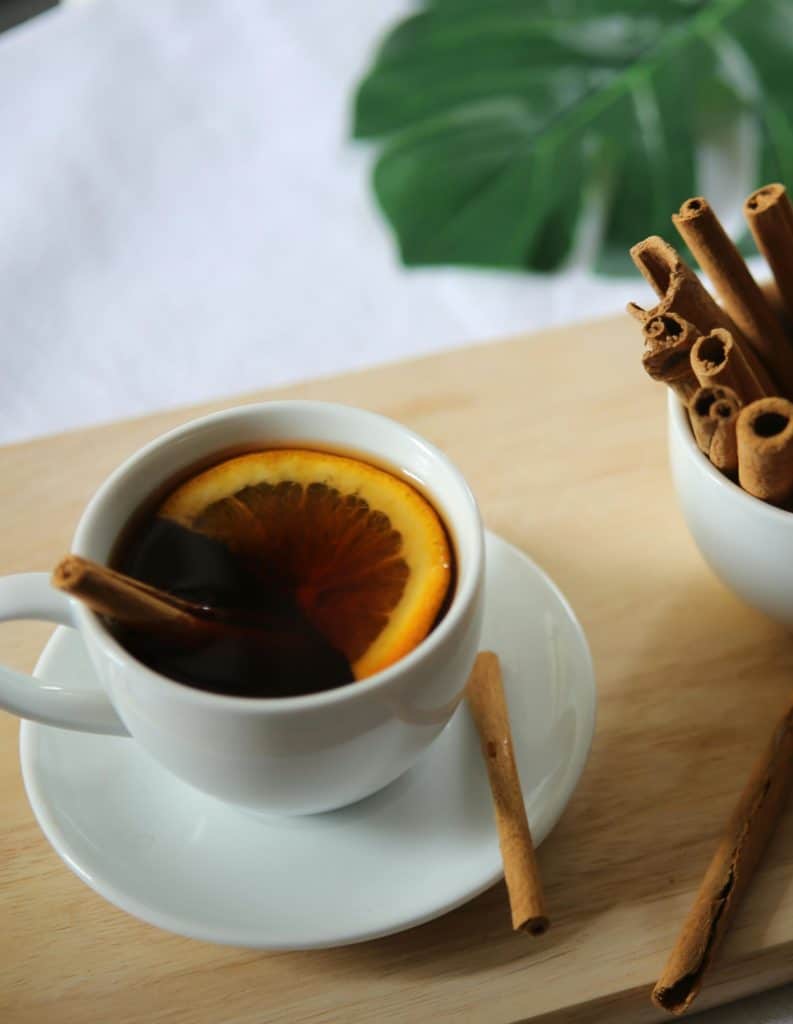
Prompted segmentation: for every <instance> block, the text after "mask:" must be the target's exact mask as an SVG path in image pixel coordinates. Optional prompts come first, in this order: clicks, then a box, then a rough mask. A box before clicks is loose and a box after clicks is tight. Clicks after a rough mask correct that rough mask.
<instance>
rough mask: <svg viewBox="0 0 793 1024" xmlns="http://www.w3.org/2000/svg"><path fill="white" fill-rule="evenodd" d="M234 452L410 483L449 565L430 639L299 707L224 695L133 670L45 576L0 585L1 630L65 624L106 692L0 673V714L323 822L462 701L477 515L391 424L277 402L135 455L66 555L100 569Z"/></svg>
mask: <svg viewBox="0 0 793 1024" xmlns="http://www.w3.org/2000/svg"><path fill="white" fill-rule="evenodd" d="M237 445H240V446H245V447H248V446H257V445H261V447H262V448H266V447H279V446H280V447H285V446H301V445H303V446H309V445H310V446H311V447H314V448H322V449H326V450H329V451H334V450H339V451H342V452H344V451H353V452H356V453H359V454H360V455H361V457H362V458H364V459H367V458H368V459H370V460H371V461H372V462H375V463H378V462H380V463H382V464H384V466H386V467H388V466H392V467H397V468H399V469H401V470H402V471H403V472H404V473H405V474H406V475H407V476H408V477H412V478H413V479H415V480H416V481H417V482H418V483H419V485H420V486H421V488H422V489H423V490H424V491H425V493H426V494H427V495H428V497H429V498H430V500H431V501H432V502H433V504H435V506H436V507H437V508H438V510H439V512H440V513H441V515H442V517H443V519H444V521H445V523H446V526H447V528H448V530H449V532H450V534H451V537H452V541H453V544H454V548H455V553H456V557H457V581H456V587H455V592H454V596H453V599H452V601H451V605H450V607H449V609H448V611H447V613H446V615H445V616H444V618H443V620H442V621H441V622H440V623H439V625H438V626H437V627H436V628H435V629H434V630H433V631H432V633H431V634H430V635H429V636H428V637H427V638H426V639H425V640H424V641H422V643H421V644H419V645H418V647H416V648H415V649H414V650H413V651H412V652H411V653H410V654H408V655H407V656H406V657H404V658H402V659H401V660H400V661H399V662H397V663H396V664H394V665H392V666H391V667H389V668H387V669H385V670H384V671H382V672H379V673H377V674H376V675H373V676H371V677H370V678H368V679H365V680H362V681H361V682H354V683H349V684H347V685H345V686H342V687H340V688H338V689H335V690H326V691H324V692H320V693H315V694H308V695H306V696H300V697H286V698H246V697H229V696H223V695H219V694H214V693H207V692H205V691H202V690H198V689H193V688H192V687H190V686H185V685H183V684H181V683H177V682H175V681H173V680H171V679H168V678H166V677H165V676H162V675H160V674H159V673H157V672H154V671H152V670H151V669H149V668H147V667H146V666H144V665H142V664H141V663H140V662H139V661H137V660H136V659H135V658H134V657H133V656H132V655H131V654H129V653H128V652H127V651H126V650H125V649H124V648H123V647H121V646H120V644H119V643H118V642H117V641H116V640H115V639H114V637H113V636H112V635H111V633H110V632H109V631H108V629H107V628H106V626H105V625H104V623H103V621H102V619H101V618H99V617H98V616H97V615H95V614H94V613H93V612H91V611H89V610H88V609H87V608H86V607H85V606H84V605H82V604H81V603H80V602H78V601H76V600H74V599H69V598H67V597H66V596H64V595H63V594H61V593H60V592H58V591H55V590H54V589H53V588H52V587H51V586H50V584H49V581H48V576H47V574H46V573H30V574H24V575H19V576H8V577H5V578H2V579H0V621H2V620H7V619H24V618H33V619H45V620H48V621H54V622H60V623H63V624H65V625H68V626H73V627H74V628H75V629H77V630H78V631H79V632H80V635H81V636H82V639H83V641H84V643H85V645H86V647H87V649H88V653H89V655H90V657H91V661H92V663H93V665H94V668H95V669H96V673H97V676H98V678H99V680H100V682H101V684H102V687H103V689H102V690H98V689H97V690H96V691H90V692H86V691H85V690H70V689H68V687H63V688H60V687H53V686H52V685H51V684H46V685H45V684H44V683H42V682H40V681H38V680H36V679H34V678H32V677H29V676H26V675H23V674H21V673H18V672H14V671H12V670H11V669H8V668H0V707H3V708H5V709H6V710H8V711H12V712H14V713H15V714H18V715H21V716H22V717H25V718H31V719H34V720H36V721H40V722H46V723H49V724H52V725H58V726H62V727H65V728H70V729H81V730H85V731H89V732H100V733H116V734H119V735H125V734H129V735H131V736H132V737H133V739H134V741H135V742H137V743H139V744H140V745H141V747H143V748H144V749H145V750H146V751H148V753H149V754H151V756H152V757H154V758H155V759H156V760H157V761H158V762H159V763H160V764H161V765H162V766H163V767H165V768H167V769H168V770H169V771H171V772H173V773H174V774H175V775H177V776H179V777H180V778H182V779H184V780H185V781H187V782H189V783H191V784H192V785H193V786H196V787H197V788H198V789H201V790H203V791H204V792H206V793H210V794H212V795H213V796H215V797H218V798H220V799H221V800H224V801H227V802H229V803H233V804H238V805H241V806H244V807H247V808H251V809H254V810H258V811H264V812H268V813H274V814H308V813H312V812H317V811H325V810H330V809H332V808H335V807H341V806H343V805H345V804H349V803H352V802H353V801H355V800H359V799H361V798H362V797H365V796H367V795H368V794H370V793H373V792H375V791H376V790H378V789H380V788H381V787H383V786H385V785H387V784H388V783H389V782H391V781H392V780H394V779H396V778H397V777H398V776H399V775H401V774H402V773H403V772H404V771H406V769H408V768H409V767H410V766H411V765H412V764H413V763H414V761H415V760H416V758H417V757H418V756H419V755H420V754H421V753H422V751H424V750H425V749H426V747H427V746H428V745H429V744H430V743H431V742H432V740H433V739H435V737H436V736H437V735H438V734H439V733H440V731H441V730H442V729H443V727H444V725H446V723H447V721H448V720H449V718H450V717H451V715H452V713H453V711H454V709H455V708H456V706H457V704H458V703H459V701H460V699H461V697H462V695H463V691H464V687H465V683H466V679H467V676H468V673H469V672H470V670H471V667H472V665H473V661H474V658H475V656H476V652H477V649H478V645H479V639H480V632H481V625H482V611H483V585H484V583H483V581H484V537H483V532H482V524H481V519H480V516H479V511H478V508H477V505H476V501H475V500H474V497H473V495H472V494H471V491H470V489H469V488H468V485H467V484H466V482H465V480H464V479H463V477H462V476H461V474H460V472H459V471H458V470H457V469H456V468H455V467H454V466H453V465H452V463H451V462H450V461H449V459H447V458H446V456H445V455H443V454H442V453H441V452H440V451H438V449H437V448H434V447H433V446H432V445H430V444H428V443H427V442H426V441H424V440H422V439H421V438H420V437H418V436H417V435H416V434H414V433H412V432H411V431H410V430H408V429H406V428H405V427H403V426H401V425H400V424H398V423H395V422H393V421H392V420H388V419H385V418H384V417H382V416H377V415H375V414H373V413H369V412H364V411H362V410H360V409H354V408H350V407H346V406H341V405H331V404H326V403H322V402H271V403H265V404H260V405H248V406H241V407H238V408H234V409H229V410H227V411H224V412H220V413H216V414H215V415H211V416H206V417H204V418H202V419H198V420H195V421H194V422H192V423H188V424H186V425H185V426H183V427H180V428H178V429H177V430H174V431H172V432H170V433H168V434H165V435H164V436H163V437H161V438H159V439H157V440H155V441H153V442H152V443H151V444H149V445H147V446H146V447H145V448H143V449H142V450H141V451H139V452H138V453H137V454H135V455H133V456H132V457H131V458H130V459H128V460H127V461H126V462H125V463H124V464H123V465H122V466H120V467H119V468H118V469H117V470H116V471H115V472H114V473H113V474H112V475H111V476H110V477H109V479H108V480H107V481H106V482H105V483H104V484H103V485H102V486H101V487H100V489H99V491H98V492H97V493H96V495H95V496H94V498H93V499H92V500H91V502H90V503H89V505H88V507H87V508H86V510H85V512H84V513H83V515H82V518H81V519H80V522H79V524H78V526H77V532H76V533H75V536H74V541H73V544H72V551H73V552H75V553H76V554H79V555H83V556H85V557H87V558H92V559H95V560H96V561H99V562H106V561H107V559H108V557H109V555H110V553H111V550H112V548H113V545H114V543H115V541H116V539H117V538H118V536H119V533H120V532H121V530H122V528H123V527H124V525H125V524H126V523H127V522H128V520H129V518H130V515H131V514H132V513H133V512H134V511H135V509H136V508H137V507H139V506H140V504H141V502H142V501H143V500H144V499H145V498H146V496H147V495H150V494H151V493H152V492H154V491H156V490H157V489H158V488H159V487H160V486H161V485H163V484H164V483H165V482H167V481H168V480H169V479H171V478H173V477H174V476H175V475H176V474H178V473H179V472H180V471H182V470H184V469H185V467H189V466H191V465H192V464H195V463H197V462H199V461H200V460H202V459H206V458H207V457H208V456H211V455H212V454H213V453H218V452H223V451H224V450H229V449H230V448H232V447H234V446H237ZM101 770H102V769H101V765H97V771H101Z"/></svg>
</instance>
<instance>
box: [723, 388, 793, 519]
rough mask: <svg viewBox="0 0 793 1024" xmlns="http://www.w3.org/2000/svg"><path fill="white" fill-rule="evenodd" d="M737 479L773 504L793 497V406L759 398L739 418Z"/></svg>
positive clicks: (756, 494) (780, 399)
mask: <svg viewBox="0 0 793 1024" xmlns="http://www.w3.org/2000/svg"><path fill="white" fill-rule="evenodd" d="M737 437H738V476H739V480H740V484H741V487H743V489H744V490H745V491H748V492H749V494H753V495H754V496H755V497H756V498H760V499H761V500H763V501H768V502H770V503H771V504H773V505H782V504H785V503H787V502H788V501H789V500H790V499H791V498H792V497H793V403H791V402H789V401H788V400H787V399H785V398H780V397H778V396H774V397H770V398H760V399H758V400H757V401H756V402H752V403H751V404H750V405H747V406H746V407H745V408H744V409H743V410H742V411H741V413H740V415H739V416H738V423H737Z"/></svg>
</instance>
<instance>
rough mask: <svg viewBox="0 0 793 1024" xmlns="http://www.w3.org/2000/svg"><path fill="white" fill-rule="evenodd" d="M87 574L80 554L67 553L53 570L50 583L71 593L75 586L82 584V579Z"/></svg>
mask: <svg viewBox="0 0 793 1024" xmlns="http://www.w3.org/2000/svg"><path fill="white" fill-rule="evenodd" d="M84 576H85V565H84V563H83V560H82V559H81V558H80V557H79V556H78V555H67V556H66V557H65V558H62V559H61V560H60V562H58V564H57V565H56V566H55V568H54V569H53V570H52V576H51V577H50V583H51V584H52V585H53V587H56V588H57V589H58V590H64V591H66V593H67V594H68V593H70V592H71V591H73V590H74V589H75V587H79V586H80V581H81V580H82V579H83V577H84Z"/></svg>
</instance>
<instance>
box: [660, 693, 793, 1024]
mask: <svg viewBox="0 0 793 1024" xmlns="http://www.w3.org/2000/svg"><path fill="white" fill-rule="evenodd" d="M791 778H793V705H791V706H790V707H788V709H787V711H786V712H785V714H784V715H783V716H782V718H781V719H780V720H779V722H778V723H777V725H776V728H775V729H774V732H773V735H772V736H771V741H770V743H769V744H768V747H767V748H766V750H765V751H764V753H763V755H762V756H761V757H760V759H759V760H758V761H757V763H756V764H755V766H754V768H753V770H752V773H751V775H750V776H749V780H748V782H747V783H746V785H745V787H744V789H743V792H742V793H741V795H740V797H739V799H738V803H737V805H736V807H735V809H734V810H733V813H732V816H731V817H730V820H729V822H728V823H727V827H726V829H725V831H724V833H723V835H722V837H721V839H720V840H719V843H718V846H717V847H716V851H715V853H714V854H713V858H712V860H711V862H710V864H709V866H708V869H707V871H706V872H705V877H704V879H703V881H702V885H701V886H700V889H699V892H698V893H697V896H696V899H695V901H694V905H693V907H692V908H691V910H690V911H689V914H688V917H687V918H686V920H685V922H684V924H683V928H682V930H681V932H680V935H679V936H678V940H677V943H676V945H675V947H674V949H673V950H672V953H671V955H670V957H669V960H668V961H667V963H666V967H665V968H664V970H663V973H662V974H661V977H660V978H659V979H658V982H657V983H656V986H655V988H654V989H653V992H652V1001H653V1002H654V1003H655V1005H656V1006H659V1007H661V1008H662V1009H664V1010H669V1011H670V1012H671V1013H674V1014H680V1013H684V1012H685V1010H687V1009H688V1007H689V1006H690V1005H691V1003H692V1002H693V1000H694V999H695V997H696V995H697V993H698V992H699V990H700V988H701V987H702V981H703V977H704V975H705V972H706V971H707V969H708V967H709V966H710V964H711V962H712V960H713V957H714V954H715V953H716V950H717V949H718V947H719V944H720V943H721V940H722V939H723V938H724V936H725V934H726V932H727V929H728V928H729V926H730V922H731V920H732V918H733V915H734V913H735V909H736V907H737V906H738V902H739V900H740V899H741V896H742V895H743V893H744V891H745V890H746V888H747V886H748V885H749V882H750V880H751V877H752V873H753V871H754V869H755V867H756V866H757V864H758V863H759V861H760V858H761V856H762V854H763V851H764V850H765V847H766V845H767V843H768V840H769V839H770V838H771V835H772V834H773V831H774V828H775V826H776V823H777V820H778V818H779V816H780V814H781V812H782V809H783V807H784V803H785V797H786V796H787V793H788V790H789V788H790V783H791Z"/></svg>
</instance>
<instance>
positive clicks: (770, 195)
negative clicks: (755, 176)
mask: <svg viewBox="0 0 793 1024" xmlns="http://www.w3.org/2000/svg"><path fill="white" fill-rule="evenodd" d="M785 193H786V189H785V186H784V185H782V184H780V182H778V181H772V182H771V184H770V185H763V186H762V188H757V189H755V190H754V192H752V194H751V195H750V196H749V197H748V198H747V199H746V201H745V202H744V204H743V212H744V214H745V216H746V217H747V219H748V220H750V221H751V220H753V219H754V218H755V217H757V216H760V215H761V214H763V213H765V212H766V210H768V209H770V208H771V207H772V206H774V204H775V203H778V202H779V201H780V200H781V199H782V197H783V196H784V195H785Z"/></svg>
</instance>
